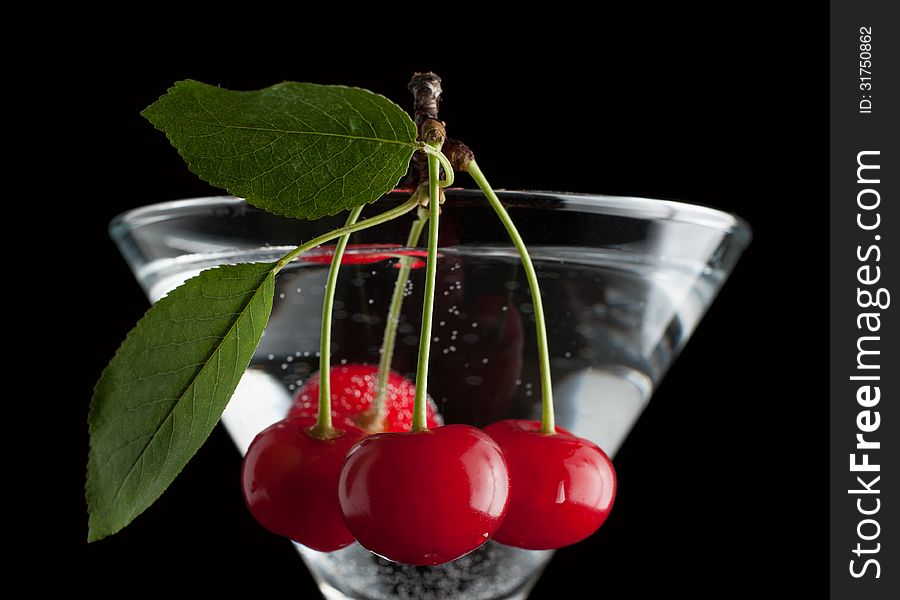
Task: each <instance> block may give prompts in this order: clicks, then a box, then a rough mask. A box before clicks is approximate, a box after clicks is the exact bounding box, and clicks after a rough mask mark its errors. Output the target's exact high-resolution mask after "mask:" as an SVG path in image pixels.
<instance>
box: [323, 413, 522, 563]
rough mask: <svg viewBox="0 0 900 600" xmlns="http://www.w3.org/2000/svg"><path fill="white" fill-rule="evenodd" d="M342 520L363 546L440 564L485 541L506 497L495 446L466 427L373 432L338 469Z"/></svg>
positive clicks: (503, 469) (505, 481)
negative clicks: (339, 470) (341, 467)
mask: <svg viewBox="0 0 900 600" xmlns="http://www.w3.org/2000/svg"><path fill="white" fill-rule="evenodd" d="M338 497H339V499H340V505H341V510H342V511H343V514H344V522H345V523H346V524H347V528H348V529H349V530H350V532H351V533H352V534H353V535H354V536H355V537H356V538H357V540H359V543H360V544H362V545H363V546H364V547H365V548H367V549H369V550H371V551H372V552H374V553H376V554H379V555H381V556H383V557H385V558H388V559H390V560H393V561H397V562H402V563H408V564H414V565H439V564H441V563H445V562H448V561H451V560H454V559H457V558H459V557H460V556H463V555H464V554H467V553H469V552H471V551H472V550H474V549H476V548H478V547H479V546H481V545H482V544H483V543H484V542H486V541H487V540H488V539H489V538H490V537H491V536H492V535H493V534H494V532H495V531H496V530H497V527H499V526H500V523H501V522H502V520H503V516H504V514H505V513H506V506H507V502H508V500H509V477H508V472H507V469H506V461H505V460H504V458H503V454H502V453H501V452H500V448H498V447H497V444H496V443H495V442H494V440H492V439H491V438H490V436H488V435H487V434H485V433H484V432H483V431H481V430H479V429H476V428H474V427H470V426H468V425H447V426H444V427H438V428H436V429H431V430H425V431H418V432H412V433H379V434H375V435H371V436H369V437H367V438H364V439H363V440H361V441H360V442H358V443H357V444H356V445H355V446H354V447H353V448H352V449H351V450H350V453H349V454H348V455H347V460H346V461H345V462H344V467H343V469H341V478H340V484H339V486H338Z"/></svg>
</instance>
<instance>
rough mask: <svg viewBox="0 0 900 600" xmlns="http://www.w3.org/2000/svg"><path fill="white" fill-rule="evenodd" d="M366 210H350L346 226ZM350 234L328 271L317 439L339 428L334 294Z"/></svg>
mask: <svg viewBox="0 0 900 600" xmlns="http://www.w3.org/2000/svg"><path fill="white" fill-rule="evenodd" d="M362 209H363V207H362V206H357V207H356V208H354V209H353V210H351V211H350V216H348V217H347V223H346V224H345V225H344V227H345V228H346V227H350V226H351V225H353V224H354V223H356V220H357V219H358V218H359V213H361V212H362ZM349 241H350V234H349V233H345V234H344V235H342V236H341V237H340V238H339V239H338V241H337V245H336V246H335V247H334V255H333V256H332V257H331V266H330V267H329V268H328V279H327V280H326V282H325V297H324V298H323V299H322V338H321V342H320V343H319V415H318V417H317V418H316V424H315V426H314V427H313V428H312V429H310V433H312V434H313V435H315V436H316V437H321V438H330V437H334V435H335V429H334V426H333V425H332V423H331V317H332V312H333V310H334V294H335V292H336V291H337V279H338V273H340V270H341V262H342V261H343V260H344V250H346V249H347V242H349Z"/></svg>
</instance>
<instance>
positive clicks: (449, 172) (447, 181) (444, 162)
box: [422, 144, 456, 188]
mask: <svg viewBox="0 0 900 600" xmlns="http://www.w3.org/2000/svg"><path fill="white" fill-rule="evenodd" d="M422 150H424V151H425V154H427V155H428V156H434V157H435V158H437V159H438V160H439V161H440V162H441V166H442V167H444V179H442V180H441V187H442V188H445V187H450V186H451V185H453V180H454V179H455V177H456V174H455V172H454V171H453V165H452V164H451V163H450V159H449V158H447V157H446V155H444V153H443V152H441V151H440V150H439V149H438V148H435V147H433V146H429V145H428V144H422Z"/></svg>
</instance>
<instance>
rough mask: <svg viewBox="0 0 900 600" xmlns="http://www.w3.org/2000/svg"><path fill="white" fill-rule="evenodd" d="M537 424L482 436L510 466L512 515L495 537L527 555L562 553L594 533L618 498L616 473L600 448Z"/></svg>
mask: <svg viewBox="0 0 900 600" xmlns="http://www.w3.org/2000/svg"><path fill="white" fill-rule="evenodd" d="M540 428H541V424H540V423H539V422H538V421H524V420H513V419H510V420H506V421H498V422H496V423H492V424H491V425H488V426H487V427H485V429H484V431H485V432H486V433H488V434H490V436H491V437H492V438H494V439H495V440H496V441H497V444H499V446H500V448H501V450H503V455H504V456H505V457H506V462H507V464H508V465H509V481H510V483H509V485H510V489H511V490H512V494H511V498H510V501H509V512H508V514H507V515H506V519H505V520H504V521H503V524H502V525H501V526H500V529H499V530H498V531H497V534H496V535H495V536H494V539H495V540H496V541H498V542H501V543H503V544H507V545H508V546H517V547H519V548H527V549H529V550H548V549H551V548H561V547H562V546H568V545H569V544H574V543H575V542H579V541H581V540H583V539H584V538H586V537H588V536H589V535H591V534H592V533H594V532H595V531H596V530H597V528H599V527H600V525H602V524H603V522H604V521H605V520H606V517H607V516H608V515H609V511H610V509H611V508H612V505H613V500H614V499H615V497H616V472H615V469H614V468H613V465H612V461H610V460H609V457H607V456H606V454H605V453H604V452H603V450H601V449H600V447H599V446H597V445H596V444H594V443H593V442H591V441H589V440H586V439H584V438H580V437H577V436H575V435H573V434H571V433H570V432H568V431H566V430H565V429H562V428H561V427H557V428H556V433H555V434H552V435H548V434H545V433H541V432H540Z"/></svg>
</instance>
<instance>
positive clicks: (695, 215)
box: [109, 188, 752, 246]
mask: <svg viewBox="0 0 900 600" xmlns="http://www.w3.org/2000/svg"><path fill="white" fill-rule="evenodd" d="M446 192H447V193H448V194H449V197H448V201H452V200H453V197H454V196H466V195H477V196H482V195H483V194H482V192H481V191H480V190H472V189H466V188H450V189H448V190H446ZM400 193H401V192H399V191H397V190H394V191H392V192H389V193H388V194H387V195H398V194H400ZM403 193H404V194H405V193H406V192H403ZM497 195H498V196H499V197H500V198H501V199H504V198H505V199H507V200H515V199H518V198H523V199H524V198H529V199H534V198H535V197H538V198H540V197H544V198H546V199H548V200H563V201H565V203H566V204H565V206H562V207H549V206H541V207H540V208H541V209H543V210H556V209H562V210H569V211H572V210H574V211H582V212H594V213H603V214H608V215H614V216H623V217H632V218H644V219H656V220H663V221H679V222H685V223H691V224H694V225H699V226H702V227H708V228H710V229H717V230H719V231H722V232H723V233H728V234H733V235H735V236H736V237H738V238H740V240H741V242H742V243H743V244H744V245H745V246H746V245H747V244H748V243H749V242H750V239H751V237H752V228H751V227H750V224H749V223H747V221H745V220H744V219H742V218H741V217H739V216H738V215H736V214H734V213H730V212H725V211H722V210H719V209H716V208H710V207H708V206H703V205H700V204H690V203H687V202H680V201H677V200H664V199H656V198H642V197H637V196H614V195H606V194H587V193H575V192H549V191H533V190H504V189H500V190H497ZM238 204H246V205H247V206H249V207H250V208H253V209H255V210H260V211H262V209H260V208H257V207H255V206H253V205H251V204H247V203H246V201H245V200H244V199H243V198H238V197H235V196H231V195H219V196H199V197H195V198H183V199H178V200H166V201H163V202H156V203H153V204H147V205H144V206H139V207H137V208H132V209H130V210H127V211H124V212H122V213H119V214H118V215H116V216H115V217H114V218H113V219H112V220H111V221H110V224H109V228H110V230H111V231H112V230H113V229H117V228H119V227H123V226H124V227H126V228H129V229H133V228H135V227H140V226H142V225H148V224H151V223H155V222H157V221H159V220H165V219H166V218H167V215H168V214H170V213H171V212H172V211H175V210H184V209H190V208H196V209H205V208H207V207H210V206H234V205H238ZM485 205H486V206H487V204H485ZM282 218H290V217H282Z"/></svg>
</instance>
